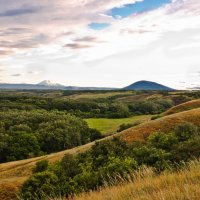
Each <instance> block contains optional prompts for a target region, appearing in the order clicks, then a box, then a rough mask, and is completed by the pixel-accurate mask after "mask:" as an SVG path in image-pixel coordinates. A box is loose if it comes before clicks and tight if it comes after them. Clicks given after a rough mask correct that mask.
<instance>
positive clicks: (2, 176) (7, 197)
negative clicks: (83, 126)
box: [0, 143, 94, 200]
mask: <svg viewBox="0 0 200 200" xmlns="http://www.w3.org/2000/svg"><path fill="white" fill-rule="evenodd" d="M93 144H94V143H89V144H86V145H83V146H80V147H76V148H73V149H70V150H66V151H62V152H58V153H53V154H50V155H47V156H41V157H37V158H31V159H26V160H21V161H14V162H9V163H3V164H0V200H15V199H17V196H16V193H17V191H19V188H20V187H21V185H22V184H23V183H24V181H26V180H27V178H28V177H29V176H30V175H31V174H32V168H33V167H34V166H35V164H36V162H38V161H40V160H48V161H49V162H56V161H58V160H60V159H61V158H62V157H63V156H64V155H65V154H66V153H71V154H75V153H80V152H84V151H86V150H87V149H89V148H90V147H91V146H92V145H93Z"/></svg>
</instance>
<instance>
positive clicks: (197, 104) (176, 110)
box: [163, 99, 200, 115]
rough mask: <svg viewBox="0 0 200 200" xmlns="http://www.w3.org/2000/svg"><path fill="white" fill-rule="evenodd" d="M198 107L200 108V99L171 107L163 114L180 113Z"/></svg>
mask: <svg viewBox="0 0 200 200" xmlns="http://www.w3.org/2000/svg"><path fill="white" fill-rule="evenodd" d="M196 108H200V99H197V100H193V101H189V102H186V103H183V104H180V105H178V106H174V107H172V108H171V109H169V110H168V111H166V112H165V113H164V114H163V115H171V114H174V113H179V112H183V111H187V110H192V109H196Z"/></svg>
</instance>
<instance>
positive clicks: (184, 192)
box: [57, 161, 200, 200]
mask: <svg viewBox="0 0 200 200" xmlns="http://www.w3.org/2000/svg"><path fill="white" fill-rule="evenodd" d="M136 177H137V178H136V179H135V180H134V181H130V182H129V183H124V184H119V185H118V186H113V187H106V188H103V189H101V190H100V191H96V192H90V193H85V194H82V195H80V196H77V197H75V198H74V200H94V199H95V200H124V199H126V200H199V199H200V187H199V185H200V162H199V161H193V162H191V163H190V164H189V165H188V166H186V167H185V168H184V169H183V170H181V171H179V172H171V173H170V172H165V173H163V174H161V175H159V176H157V177H155V176H154V175H153V174H152V170H150V169H149V170H146V174H145V176H140V175H139V176H136ZM57 200H58V199H57Z"/></svg>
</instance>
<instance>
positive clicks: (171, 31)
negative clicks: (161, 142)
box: [0, 0, 200, 87]
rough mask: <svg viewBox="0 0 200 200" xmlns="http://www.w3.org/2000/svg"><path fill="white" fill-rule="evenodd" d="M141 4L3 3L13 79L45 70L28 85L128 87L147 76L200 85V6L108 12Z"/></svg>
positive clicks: (193, 0)
mask: <svg viewBox="0 0 200 200" xmlns="http://www.w3.org/2000/svg"><path fill="white" fill-rule="evenodd" d="M140 1H141V0H140ZM134 2H136V0H118V1H117V0H101V1H99V0H71V1H63V0H57V1H54V0H41V1H27V0H19V1H15V0H8V1H6V2H5V0H0V5H1V7H0V16H1V17H0V44H1V49H0V54H2V55H3V54H4V56H5V55H6V56H7V57H2V56H1V57H0V61H1V63H3V64H5V65H7V66H8V68H9V69H8V71H9V70H10V73H11V72H12V74H17V73H23V72H24V71H26V72H27V71H35V72H38V71H40V73H37V74H34V73H33V74H29V75H30V77H28V78H26V77H25V76H24V77H23V82H24V81H27V82H29V81H30V80H31V81H32V82H34V81H36V82H38V81H40V80H39V79H43V78H45V79H51V78H53V79H55V77H56V80H55V82H62V83H64V84H66V83H68V84H70V83H71V84H72V85H76V84H77V85H85V86H86V85H96V86H97V85H101V86H125V85H126V84H128V83H131V82H133V81H135V80H139V79H151V80H156V81H159V82H164V83H166V84H168V85H170V86H172V87H173V86H174V87H180V85H179V84H177V83H178V82H179V83H180V82H185V81H188V82H189V81H191V82H195V81H194V79H195V78H188V76H187V71H188V70H189V69H190V67H191V66H193V65H195V66H200V65H199V64H200V61H199V57H198V52H200V40H199V39H200V38H199V35H200V1H197V0H176V1H173V3H172V4H170V5H166V6H164V7H162V8H159V9H157V10H153V11H150V12H146V13H142V14H139V15H132V16H129V17H127V18H124V19H113V18H112V17H111V16H108V15H107V14H106V13H107V10H109V9H111V8H113V7H120V6H123V5H124V4H127V3H134ZM31 9H32V10H31ZM27 10H28V11H32V12H30V13H28V12H27ZM20 12H22V14H20ZM3 15H5V16H3ZM9 15H10V16H9ZM91 22H107V23H111V26H110V27H108V28H106V29H104V30H101V31H95V30H91V29H89V27H88V26H87V25H88V24H89V23H91ZM94 38H95V39H94ZM5 41H6V42H5ZM64 46H65V47H64ZM89 47H90V48H89ZM1 52H2V53H1ZM9 52H10V54H8V53H9ZM13 53H14V54H13ZM8 56H9V57H8ZM36 66H37V67H36ZM19 69H20V70H21V71H20V72H16V71H17V70H19ZM40 69H41V70H40ZM15 70H16V71H15ZM79 73H80V74H79ZM55 74H56V76H54V75H55ZM4 79H5V81H19V80H17V79H14V77H13V79H11V78H8V77H6V76H5V78H4ZM195 80H196V79H195Z"/></svg>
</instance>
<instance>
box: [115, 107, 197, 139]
mask: <svg viewBox="0 0 200 200" xmlns="http://www.w3.org/2000/svg"><path fill="white" fill-rule="evenodd" d="M185 122H191V123H193V124H195V125H196V126H199V127H200V108H198V109H193V110H190V111H185V112H181V113H177V114H173V115H169V116H165V117H162V118H159V119H157V120H154V121H150V122H147V123H144V124H141V125H139V126H137V127H134V128H130V129H127V130H125V131H123V132H121V133H119V134H118V135H119V136H120V137H121V138H122V139H123V140H125V141H127V142H132V141H135V140H144V139H146V138H147V137H148V136H149V135H150V134H152V133H155V132H170V131H172V130H173V129H174V127H175V126H177V125H178V124H181V123H185Z"/></svg>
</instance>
